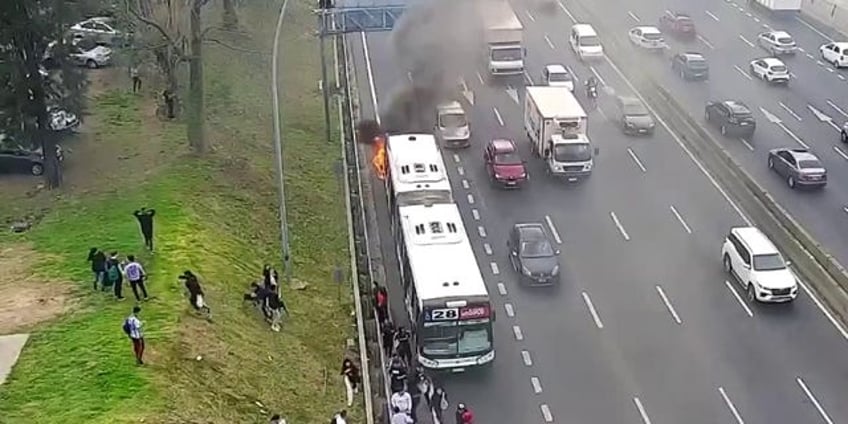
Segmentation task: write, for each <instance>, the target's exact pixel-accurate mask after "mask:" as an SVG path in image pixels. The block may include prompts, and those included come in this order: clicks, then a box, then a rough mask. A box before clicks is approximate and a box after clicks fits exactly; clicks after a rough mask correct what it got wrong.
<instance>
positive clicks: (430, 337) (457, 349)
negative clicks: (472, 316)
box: [420, 319, 492, 355]
mask: <svg viewBox="0 0 848 424" xmlns="http://www.w3.org/2000/svg"><path fill="white" fill-rule="evenodd" d="M490 329H491V322H490V321H489V320H488V319H484V320H474V321H458V322H457V321H453V322H439V323H427V324H425V325H424V328H423V329H422V330H421V335H420V336H421V338H420V341H421V343H422V350H423V351H424V354H425V355H457V354H459V355H469V354H472V353H476V352H485V351H488V350H491V349H492V338H491V333H490Z"/></svg>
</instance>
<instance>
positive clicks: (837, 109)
mask: <svg viewBox="0 0 848 424" xmlns="http://www.w3.org/2000/svg"><path fill="white" fill-rule="evenodd" d="M827 104H828V105H830V107H832V108H833V109H834V110H836V111H837V112H839V113H841V114H842V116H844V117H846V118H848V113H846V112H845V111H844V110H842V108H840V107H839V106H837V105H836V104H835V103H833V102H832V101H830V100H828V101H827Z"/></svg>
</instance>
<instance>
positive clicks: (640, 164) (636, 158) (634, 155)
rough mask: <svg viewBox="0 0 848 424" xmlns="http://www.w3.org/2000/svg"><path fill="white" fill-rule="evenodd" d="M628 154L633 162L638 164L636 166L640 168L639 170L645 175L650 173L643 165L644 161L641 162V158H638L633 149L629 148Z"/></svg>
mask: <svg viewBox="0 0 848 424" xmlns="http://www.w3.org/2000/svg"><path fill="white" fill-rule="evenodd" d="M627 154H629V155H630V158H631V159H633V162H636V166H638V167H639V169H641V170H642V172H643V173H644V172H648V170H647V169H645V165H643V164H642V161H641V160H639V157H638V156H636V152H634V151H633V149H631V148H629V147H628V148H627Z"/></svg>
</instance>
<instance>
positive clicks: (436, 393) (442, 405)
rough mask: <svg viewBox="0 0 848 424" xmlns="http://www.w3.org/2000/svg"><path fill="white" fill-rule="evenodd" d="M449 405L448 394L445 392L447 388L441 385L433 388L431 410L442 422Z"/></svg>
mask: <svg viewBox="0 0 848 424" xmlns="http://www.w3.org/2000/svg"><path fill="white" fill-rule="evenodd" d="M449 405H450V402H449V401H448V394H447V393H446V392H445V389H443V388H441V387H436V388H435V389H433V401H432V403H431V404H430V411H431V412H432V413H433V415H435V416H436V419H438V422H439V423H441V422H442V415H443V414H444V412H445V411H446V410H447V409H448V406H449Z"/></svg>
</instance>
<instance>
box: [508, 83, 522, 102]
mask: <svg viewBox="0 0 848 424" xmlns="http://www.w3.org/2000/svg"><path fill="white" fill-rule="evenodd" d="M506 95H507V96H509V98H510V99H512V101H514V102H515V104H518V103H519V101H518V90H516V89H515V88H514V87H513V86H511V85H508V86H506Z"/></svg>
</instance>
